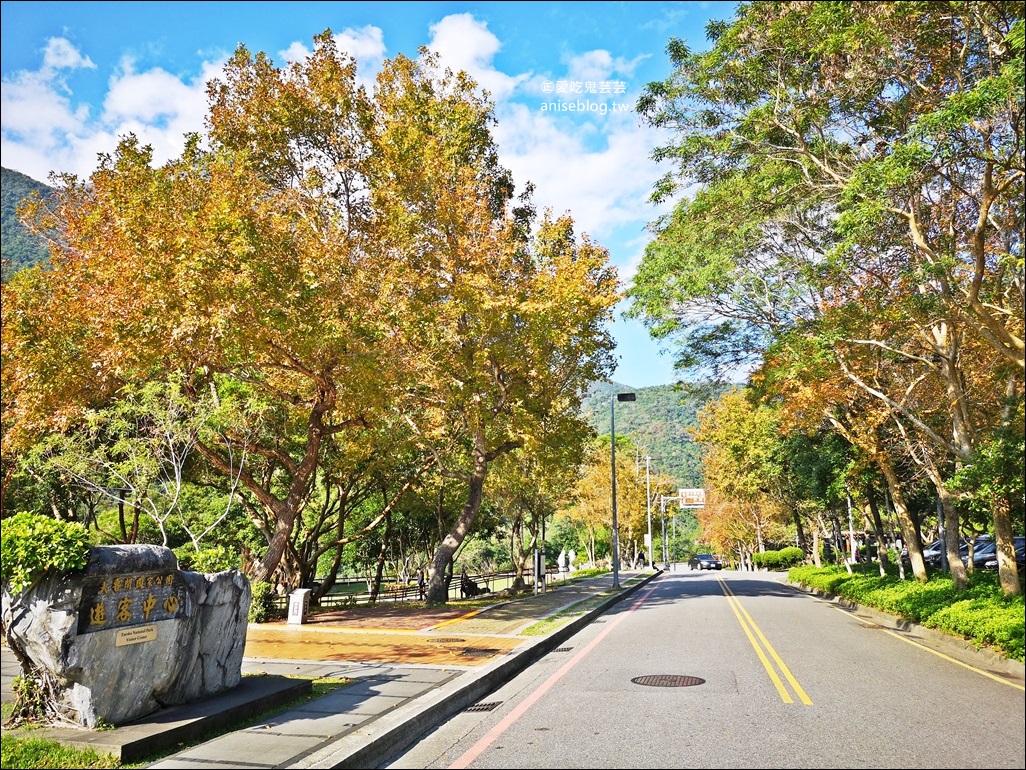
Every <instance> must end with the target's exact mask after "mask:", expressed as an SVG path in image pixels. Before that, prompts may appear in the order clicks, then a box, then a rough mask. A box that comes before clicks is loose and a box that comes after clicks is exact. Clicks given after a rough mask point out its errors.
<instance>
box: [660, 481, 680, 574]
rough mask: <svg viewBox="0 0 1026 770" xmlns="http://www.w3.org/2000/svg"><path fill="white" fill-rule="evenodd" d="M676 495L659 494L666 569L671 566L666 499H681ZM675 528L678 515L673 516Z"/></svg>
mask: <svg viewBox="0 0 1026 770" xmlns="http://www.w3.org/2000/svg"><path fill="white" fill-rule="evenodd" d="M679 499H680V498H678V497H677V496H676V495H660V496H659V507H660V508H661V509H662V514H663V517H662V518H663V564H664V565H665V567H666V569H669V568H670V558H669V551H668V549H667V547H666V501H667V500H679ZM673 523H674V525H675V526H674V530H676V523H677V517H676V516H674V517H673Z"/></svg>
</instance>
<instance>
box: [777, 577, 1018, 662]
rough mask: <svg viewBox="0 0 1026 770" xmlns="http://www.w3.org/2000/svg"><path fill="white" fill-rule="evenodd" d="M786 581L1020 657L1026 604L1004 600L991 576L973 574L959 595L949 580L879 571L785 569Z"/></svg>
mask: <svg viewBox="0 0 1026 770" xmlns="http://www.w3.org/2000/svg"><path fill="white" fill-rule="evenodd" d="M787 577H788V580H790V581H791V582H792V583H798V584H800V585H804V586H808V587H809V588H815V589H817V590H819V591H823V592H824V593H828V594H833V595H835V596H840V597H843V598H845V599H848V600H849V601H852V602H855V603H856V604H860V605H863V606H866V607H873V608H875V609H878V610H881V611H882V612H886V613H888V614H891V615H897V616H898V617H901V618H904V619H905V620H908V621H911V622H913V623H918V624H920V625H923V626H926V627H927V628H935V629H937V630H939V631H944V632H945V633H949V634H952V635H955V636H961V637H964V638H965V639H967V640H968V641H971V642H973V643H974V644H975V645H976V646H978V647H992V648H995V649H997V650H998V651H1000V652H1001V653H1002V654H1004V655H1007V656H1008V657H1010V658H1014V659H1015V660H1024V657H1026V650H1024V646H1026V642H1024V629H1026V610H1024V608H1026V604H1024V602H1023V597H1022V595H1020V596H1013V597H1005V596H1004V595H1003V594H1002V592H1001V588H1000V585H999V584H998V581H997V573H995V572H984V571H976V572H974V573H972V574H971V575H970V577H969V584H968V586H967V588H966V590H965V591H963V592H961V593H959V592H957V591H955V586H954V583H953V582H952V580H951V578H950V577H947V576H944V575H933V576H931V577H930V580H929V581H928V582H926V583H920V582H919V581H917V580H900V579H899V578H898V577H897V575H893V574H890V573H888V574H887V575H885V576H881V575H880V573H879V567H878V566H877V565H876V564H871V565H852V574H850V575H849V574H848V571H847V570H846V569H844V568H843V567H809V566H803V567H795V568H793V569H791V570H789V571H788V575H787Z"/></svg>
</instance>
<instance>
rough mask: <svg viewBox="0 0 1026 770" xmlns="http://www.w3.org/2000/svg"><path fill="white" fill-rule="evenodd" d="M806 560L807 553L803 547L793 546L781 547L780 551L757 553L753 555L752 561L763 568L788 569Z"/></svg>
mask: <svg viewBox="0 0 1026 770" xmlns="http://www.w3.org/2000/svg"><path fill="white" fill-rule="evenodd" d="M804 560H805V554H804V553H803V552H802V549H801V548H795V547H794V546H791V547H789V548H781V549H780V550H779V551H765V552H763V553H757V554H755V555H754V556H753V557H752V563H753V564H754V565H755V566H756V567H760V568H763V569H788V568H789V567H793V566H795V565H797V564H801V563H802V562H803V561H804Z"/></svg>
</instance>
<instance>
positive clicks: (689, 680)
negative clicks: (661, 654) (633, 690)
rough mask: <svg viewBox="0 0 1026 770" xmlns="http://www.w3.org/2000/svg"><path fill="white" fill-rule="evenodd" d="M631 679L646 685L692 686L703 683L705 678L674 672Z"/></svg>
mask: <svg viewBox="0 0 1026 770" xmlns="http://www.w3.org/2000/svg"><path fill="white" fill-rule="evenodd" d="M631 681H632V682H634V684H643V685H645V686H646V687H694V686H695V685H696V684H705V680H704V679H699V678H698V677H697V676H677V675H676V674H655V675H654V676H636V677H634V678H633V679H632V680H631Z"/></svg>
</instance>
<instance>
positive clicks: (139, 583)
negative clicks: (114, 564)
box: [78, 572, 188, 635]
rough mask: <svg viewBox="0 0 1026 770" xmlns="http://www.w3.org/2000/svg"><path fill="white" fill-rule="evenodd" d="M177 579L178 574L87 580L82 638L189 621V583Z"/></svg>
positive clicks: (82, 604) (80, 629)
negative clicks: (93, 633) (146, 626)
mask: <svg viewBox="0 0 1026 770" xmlns="http://www.w3.org/2000/svg"><path fill="white" fill-rule="evenodd" d="M175 578H176V575H175V573H174V572H146V573H133V574H128V575H115V576H114V577H108V576H103V577H98V578H83V579H82V598H81V600H80V601H79V605H78V633H79V635H81V634H88V633H90V632H93V631H104V630H107V629H111V628H125V627H126V626H138V625H142V624H145V623H154V622H156V621H159V620H173V619H175V618H182V617H185V616H186V602H187V595H188V594H187V591H186V586H185V581H183V580H176V579H175Z"/></svg>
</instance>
